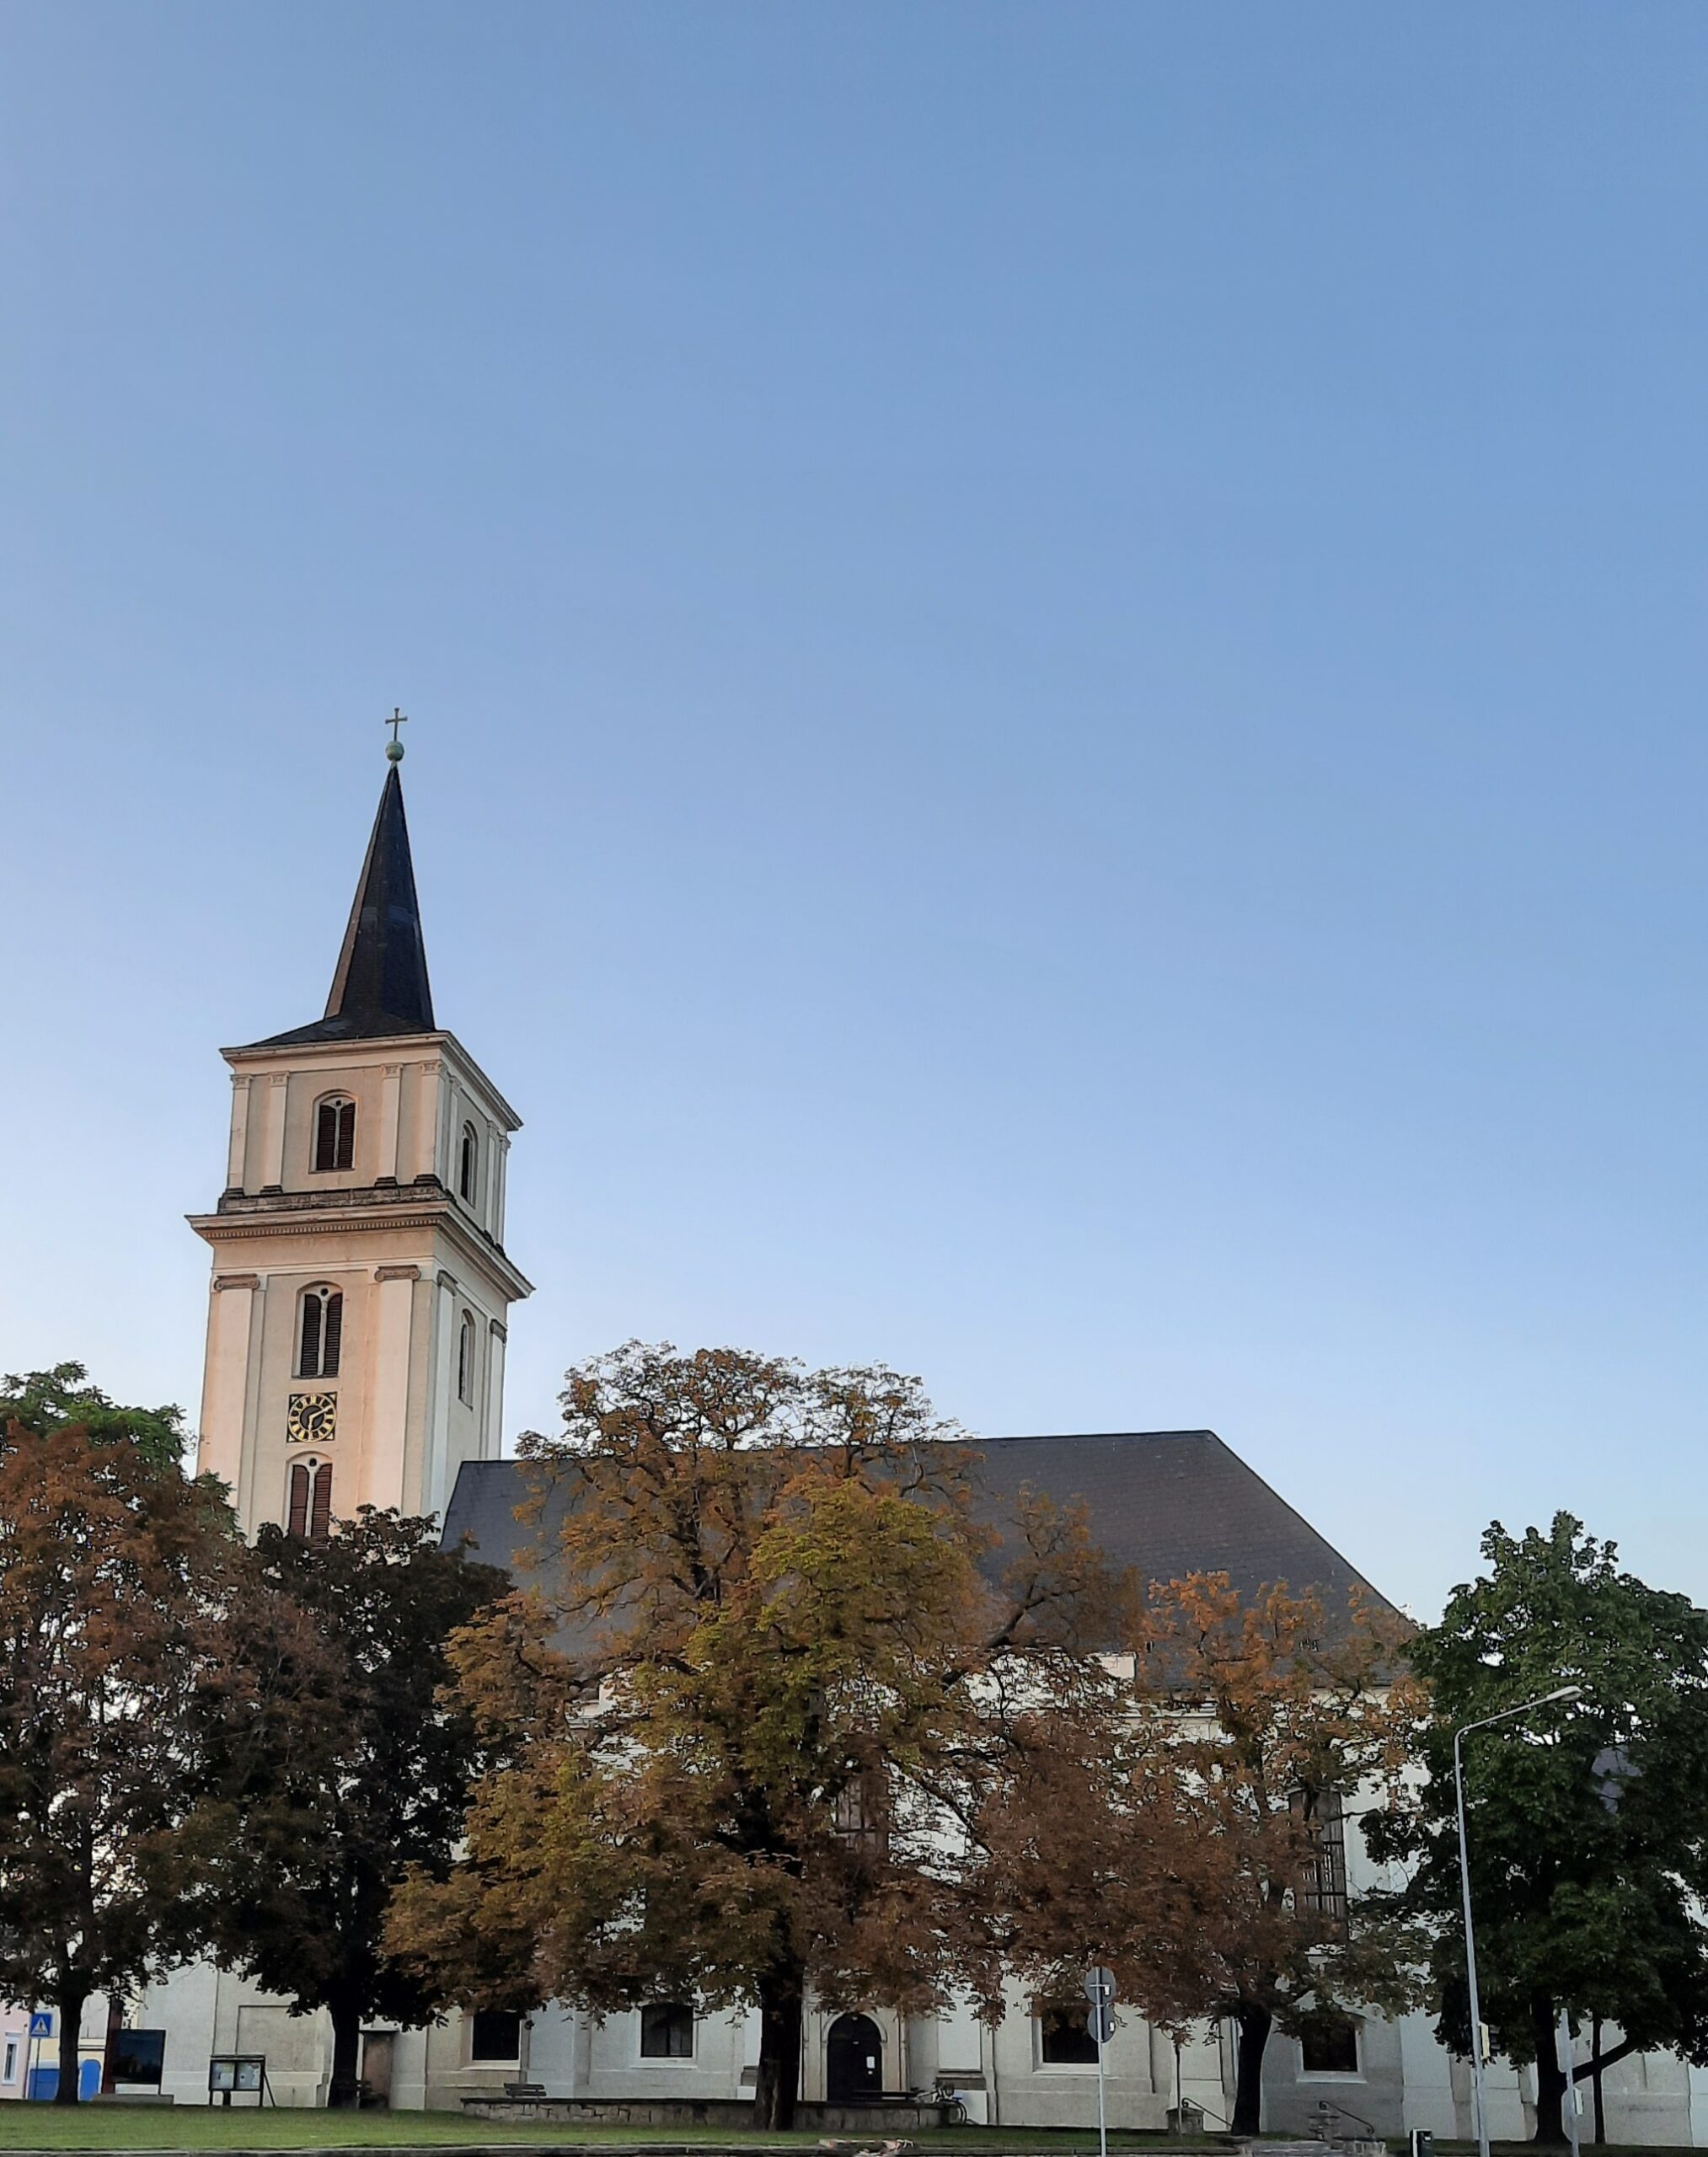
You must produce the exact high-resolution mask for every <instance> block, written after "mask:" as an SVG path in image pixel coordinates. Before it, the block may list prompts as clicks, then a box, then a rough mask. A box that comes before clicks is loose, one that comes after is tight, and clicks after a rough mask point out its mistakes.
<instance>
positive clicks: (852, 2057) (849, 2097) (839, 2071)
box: [824, 2015, 884, 2105]
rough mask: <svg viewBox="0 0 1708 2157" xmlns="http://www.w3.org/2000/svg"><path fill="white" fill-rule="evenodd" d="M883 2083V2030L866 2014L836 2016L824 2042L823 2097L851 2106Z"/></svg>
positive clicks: (880, 2087) (871, 2093)
mask: <svg viewBox="0 0 1708 2157" xmlns="http://www.w3.org/2000/svg"><path fill="white" fill-rule="evenodd" d="M883 2086H884V2039H883V2033H882V2032H881V2031H880V2030H879V2028H878V2026H877V2024H876V2023H875V2022H874V2021H873V2020H872V2018H871V2016H870V2015H838V2016H837V2018H836V2020H835V2021H834V2022H833V2023H832V2024H831V2026H830V2029H829V2032H828V2034H827V2036H826V2037H825V2041H824V2094H825V2095H826V2097H827V2099H828V2100H829V2101H830V2102H831V2103H832V2104H833V2105H854V2104H858V2103H859V2101H860V2099H861V2098H862V2097H875V2096H876V2095H877V2094H878V2092H879V2090H881V2089H882V2088H883Z"/></svg>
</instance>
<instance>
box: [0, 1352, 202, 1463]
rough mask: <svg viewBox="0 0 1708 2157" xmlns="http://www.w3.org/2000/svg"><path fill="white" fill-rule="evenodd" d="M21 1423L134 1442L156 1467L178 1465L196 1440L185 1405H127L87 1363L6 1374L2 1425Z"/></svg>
mask: <svg viewBox="0 0 1708 2157" xmlns="http://www.w3.org/2000/svg"><path fill="white" fill-rule="evenodd" d="M13 1422H16V1423H17V1424H19V1426H21V1428H22V1429H23V1430H24V1431H25V1432H34V1433H35V1435H36V1436H37V1437H46V1435H47V1433H48V1432H51V1431H59V1430H64V1429H67V1428H68V1427H69V1426H73V1425H75V1426H77V1428H78V1429H79V1430H83V1431H87V1432H88V1434H89V1436H90V1437H92V1438H94V1439H97V1440H99V1441H100V1442H103V1443H104V1444H111V1445H116V1444H120V1443H121V1442H128V1443H130V1444H131V1445H134V1446H135V1447H136V1448H137V1451H138V1452H139V1453H142V1457H143V1459H145V1460H147V1461H150V1462H152V1463H153V1465H154V1466H155V1467H156V1468H176V1467H178V1466H179V1464H180V1462H181V1461H182V1459H183V1458H184V1453H185V1448H187V1446H188V1445H189V1443H190V1437H189V1433H188V1432H186V1431H185V1427H184V1411H183V1410H182V1409H181V1408H174V1407H170V1406H168V1407H164V1408H123V1407H120V1405H119V1404H118V1403H117V1402H116V1401H114V1400H109V1399H108V1398H107V1396H106V1394H104V1393H103V1392H102V1391H101V1389H100V1388H99V1386H94V1385H91V1384H89V1374H88V1371H87V1370H86V1369H85V1368H83V1365H82V1364H81V1363H56V1364H55V1365H54V1367H53V1368H52V1369H51V1370H49V1371H26V1372H25V1373H24V1374H23V1375H22V1376H21V1377H20V1376H19V1375H17V1374H16V1373H13V1374H12V1375H11V1376H9V1377H7V1378H0V1430H4V1429H6V1428H7V1427H8V1425H9V1424H11V1423H13Z"/></svg>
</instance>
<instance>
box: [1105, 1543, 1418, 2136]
mask: <svg viewBox="0 0 1708 2157" xmlns="http://www.w3.org/2000/svg"><path fill="white" fill-rule="evenodd" d="M1403 1633H1404V1629H1403V1627H1402V1626H1401V1624H1400V1622H1399V1621H1398V1620H1395V1619H1393V1618H1391V1617H1390V1616H1389V1615H1388V1614H1385V1613H1382V1612H1379V1611H1377V1610H1376V1609H1374V1608H1373V1607H1372V1606H1371V1605H1370V1604H1369V1603H1368V1601H1367V1600H1362V1599H1360V1598H1357V1596H1355V1597H1354V1598H1353V1599H1352V1603H1351V1604H1350V1605H1349V1607H1348V1608H1347V1611H1346V1612H1345V1613H1344V1614H1338V1615H1336V1616H1335V1617H1333V1618H1332V1619H1331V1617H1330V1615H1329V1614H1328V1613H1327V1612H1326V1611H1325V1608H1324V1606H1323V1604H1322V1603H1321V1601H1320V1599H1319V1598H1317V1597H1315V1596H1314V1595H1304V1596H1291V1595H1289V1594H1288V1592H1287V1591H1286V1589H1285V1588H1284V1587H1265V1588H1263V1589H1261V1590H1260V1591H1259V1592H1258V1593H1257V1594H1256V1596H1255V1597H1254V1598H1251V1599H1250V1601H1249V1602H1246V1601H1244V1600H1242V1598H1240V1595H1239V1594H1238V1592H1236V1591H1235V1590H1234V1588H1232V1587H1230V1586H1229V1581H1228V1576H1226V1575H1225V1574H1195V1575H1193V1576H1191V1577H1190V1578H1188V1579H1186V1580H1183V1581H1175V1582H1169V1583H1167V1584H1165V1585H1159V1586H1156V1587H1153V1588H1152V1589H1151V1591H1150V1592H1149V1595H1148V1600H1147V1603H1146V1604H1145V1607H1144V1608H1143V1611H1142V1612H1141V1614H1140V1615H1139V1618H1138V1624H1137V1627H1136V1632H1135V1638H1134V1643H1133V1645H1134V1648H1135V1667H1136V1682H1137V1689H1138V1699H1139V1704H1140V1711H1141V1717H1142V1721H1143V1723H1144V1724H1145V1725H1146V1726H1148V1730H1149V1732H1150V1738H1151V1742H1149V1743H1148V1745H1143V1746H1141V1747H1139V1748H1138V1749H1137V1752H1136V1755H1135V1758H1136V1763H1137V1768H1136V1773H1137V1780H1136V1781H1135V1782H1134V1784H1133V1785H1132V1790H1131V1793H1130V1802H1129V1808H1128V1812H1127V1820H1128V1823H1129V1824H1128V1832H1129V1833H1136V1835H1137V1841H1138V1850H1139V1853H1140V1855H1141V1858H1143V1854H1144V1853H1145V1852H1147V1851H1148V1852H1151V1853H1155V1852H1158V1851H1159V1850H1163V1849H1166V1850H1167V1851H1168V1852H1169V1853H1170V1855H1171V1857H1172V1860H1173V1864H1172V1870H1171V1871H1170V1874H1169V1884H1168V1888H1167V1892H1166V1894H1165V1897H1163V1898H1162V1899H1161V1900H1160V1901H1159V1898H1158V1897H1157V1896H1156V1894H1155V1892H1154V1890H1151V1889H1147V1892H1145V1893H1144V1894H1143V1895H1141V1896H1138V1897H1133V1896H1132V1895H1130V1894H1123V1893H1122V1892H1121V1889H1120V1887H1119V1886H1118V1885H1117V1887H1116V1888H1115V1889H1114V1890H1113V1891H1112V1895H1111V1918H1110V1922H1111V1929H1113V1930H1119V1931H1127V1932H1129V1933H1136V1935H1137V1940H1138V1945H1137V1946H1136V1948H1133V1947H1129V1948H1128V1949H1127V1952H1126V1954H1125V1956H1122V1952H1121V1949H1120V1947H1119V1946H1116V1952H1115V1954H1114V1956H1112V1957H1111V1959H1112V1960H1113V1961H1114V1962H1116V1967H1121V1966H1122V1963H1123V1962H1124V1963H1125V1966H1126V1967H1127V1971H1128V1972H1129V1974H1130V1983H1131V1984H1132V1997H1134V1998H1135V1999H1137V2000H1138V2002H1139V2004H1141V2005H1142V2006H1143V2008H1144V2010H1145V2011H1146V2012H1147V2014H1148V2015H1149V2016H1150V2018H1151V2019H1152V2020H1153V2021H1156V2022H1158V2023H1159V2024H1161V2025H1163V2026H1172V2027H1178V2026H1181V2024H1182V2023H1184V2022H1188V2021H1192V2020H1195V2019H1197V2018H1198V2017H1201V2016H1203V2015H1218V2016H1220V2015H1226V2016H1228V2017H1230V2018H1231V2019H1232V2021H1233V2022H1234V2026H1235V2031H1236V2033H1237V2047H1236V2059H1237V2065H1236V2077H1235V2090H1234V2117H1233V2121H1232V2122H1231V2124H1232V2128H1233V2131H1234V2133H1236V2134H1256V2133H1257V2132H1258V2131H1259V2128H1260V2123H1261V2101H1262V2080H1261V2077H1262V2067H1263V2055H1264V2052H1265V2049H1266V2046H1267V2044H1268V2041H1269V2037H1270V2033H1271V2031H1272V2029H1273V2028H1274V2027H1275V2026H1277V2024H1279V2025H1280V2026H1281V2027H1282V2029H1283V2030H1285V2031H1288V2032H1290V2033H1292V2034H1293V2035H1299V2034H1302V2033H1303V2032H1304V2031H1306V2030H1307V2029H1308V2028H1309V2026H1311V2024H1312V2023H1313V2022H1331V2021H1336V2020H1341V2019H1344V2017H1345V2016H1346V2015H1347V2014H1348V2013H1349V2012H1350V2010H1352V2009H1353V2008H1355V2007H1367V2006H1376V2007H1380V2008H1383V2009H1384V2010H1397V2009H1399V2008H1400V2007H1403V2006H1405V2004H1408V2002H1409V1999H1410V1998H1411V1991H1412V1984H1413V1978H1412V1970H1411V1949H1410V1946H1409V1944H1408V1941H1407V1940H1406V1937H1405V1932H1404V1930H1403V1927H1402V1926H1401V1925H1400V1923H1399V1922H1398V1921H1397V1919H1396V1918H1395V1914H1394V1913H1391V1912H1388V1911H1385V1910H1384V1911H1383V1912H1382V1913H1381V1914H1380V1915H1379V1916H1377V1915H1376V1914H1375V1913H1370V1912H1367V1911H1364V1910H1361V1909H1360V1908H1358V1907H1357V1906H1356V1905H1355V1904H1353V1903H1352V1902H1351V1901H1350V1900H1349V1897H1348V1895H1347V1875H1346V1868H1345V1862H1344V1855H1343V1852H1344V1844H1343V1836H1344V1832H1345V1826H1346V1821H1347V1809H1348V1807H1349V1806H1351V1804H1352V1801H1353V1800H1354V1799H1355V1798H1357V1797H1358V1796H1360V1794H1363V1795H1365V1796H1367V1797H1368V1800H1369V1801H1370V1802H1371V1803H1372V1804H1373V1805H1374V1806H1378V1807H1380V1806H1384V1805H1385V1804H1392V1803H1395V1802H1396V1801H1397V1799H1398V1794H1399V1790H1400V1782H1401V1778H1402V1776H1403V1774H1404V1772H1405V1765H1406V1762H1407V1759H1408V1757H1409V1747H1410V1742H1411V1738H1412V1736H1413V1734H1414V1731H1415V1730H1416V1725H1417V1721H1418V1718H1419V1714H1420V1710H1421V1706H1422V1701H1421V1696H1420V1694H1419V1692H1418V1689H1417V1688H1416V1684H1415V1683H1414V1682H1413V1681H1411V1679H1410V1678H1407V1677H1406V1676H1405V1674H1404V1673H1403V1670H1402V1668H1401V1667H1400V1662H1399V1657H1400V1648H1401V1646H1402V1641H1403ZM1122 1870H1123V1871H1124V1872H1125V1873H1127V1875H1129V1876H1132V1877H1134V1878H1138V1879H1140V1880H1143V1878H1144V1873H1143V1871H1141V1870H1140V1867H1139V1866H1137V1865H1135V1866H1130V1867H1124V1868H1123V1869H1122ZM1149 1871H1150V1872H1151V1873H1152V1874H1153V1875H1154V1872H1155V1871H1156V1865H1155V1861H1154V1857H1153V1859H1152V1861H1151V1864H1150V1865H1149ZM1159 1931H1160V1933H1161V1934H1162V1936H1163V1937H1162V1943H1161V1944H1160V1945H1159V1940H1158V1934H1159Z"/></svg>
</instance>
